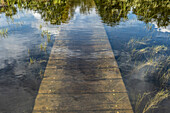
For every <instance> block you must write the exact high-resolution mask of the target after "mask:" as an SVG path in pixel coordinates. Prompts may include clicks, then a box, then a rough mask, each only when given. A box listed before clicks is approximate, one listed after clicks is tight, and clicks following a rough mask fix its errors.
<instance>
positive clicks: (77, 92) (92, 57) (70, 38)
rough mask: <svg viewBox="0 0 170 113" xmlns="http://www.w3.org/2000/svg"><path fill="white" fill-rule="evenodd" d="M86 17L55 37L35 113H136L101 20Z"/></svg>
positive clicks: (71, 24) (90, 16) (66, 27)
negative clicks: (86, 20)
mask: <svg viewBox="0 0 170 113" xmlns="http://www.w3.org/2000/svg"><path fill="white" fill-rule="evenodd" d="M92 2H93V0H92ZM84 16H85V17H86V19H88V22H86V23H84V22H83V21H85V20H84V18H78V19H75V20H74V21H72V22H71V23H70V24H67V25H65V26H64V27H62V28H61V29H62V30H61V32H60V35H59V36H58V37H56V39H55V43H54V45H53V48H52V51H51V54H50V57H49V61H48V64H47V67H46V70H45V73H44V78H43V80H42V82H41V85H40V88H39V92H38V95H37V97H36V100H35V105H34V109H33V112H34V113H48V112H49V113H67V112H69V113H133V110H132V107H131V104H130V101H129V97H128V94H127V90H126V88H125V85H124V82H123V80H122V77H121V73H120V71H119V68H118V65H117V62H116V60H115V57H114V54H113V52H112V48H111V46H110V43H109V40H108V37H107V35H106V32H105V29H104V26H103V24H102V23H101V22H100V18H99V17H98V15H97V14H93V15H84Z"/></svg>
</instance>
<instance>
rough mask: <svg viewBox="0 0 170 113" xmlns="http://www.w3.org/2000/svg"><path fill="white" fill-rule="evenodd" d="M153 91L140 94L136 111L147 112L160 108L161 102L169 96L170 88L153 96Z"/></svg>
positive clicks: (138, 112)
mask: <svg viewBox="0 0 170 113" xmlns="http://www.w3.org/2000/svg"><path fill="white" fill-rule="evenodd" d="M151 94H152V93H150V92H149V93H144V94H143V95H141V94H139V96H138V98H137V101H136V105H135V113H147V112H149V111H151V110H154V109H156V108H158V106H159V104H160V103H161V102H162V101H163V100H165V99H167V98H168V97H169V91H168V90H163V89H162V90H161V91H158V92H157V93H156V94H155V95H154V96H153V97H152V98H151Z"/></svg>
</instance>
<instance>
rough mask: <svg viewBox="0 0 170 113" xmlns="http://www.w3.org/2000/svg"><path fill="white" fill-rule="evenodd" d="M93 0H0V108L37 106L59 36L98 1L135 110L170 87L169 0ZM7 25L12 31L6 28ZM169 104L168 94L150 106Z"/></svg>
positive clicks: (5, 112)
mask: <svg viewBox="0 0 170 113" xmlns="http://www.w3.org/2000/svg"><path fill="white" fill-rule="evenodd" d="M92 1H93V0H59V1H56V0H50V1H48V2H46V0H39V1H37V0H30V1H28V2H26V1H22V0H19V1H15V0H9V3H4V7H2V5H0V30H1V35H0V113H22V112H24V113H30V112H32V109H33V106H34V100H35V98H36V94H37V91H38V88H39V85H40V82H41V80H42V78H43V73H44V70H45V67H46V64H47V62H48V58H49V54H50V51H51V47H52V45H53V42H54V38H55V37H56V36H57V35H59V32H60V28H62V26H64V25H66V24H67V23H69V22H71V21H70V20H73V19H75V16H76V17H79V18H85V15H93V13H94V11H93V10H94V7H95V10H97V13H98V15H99V16H100V17H101V20H102V22H103V24H104V27H105V30H106V33H107V35H108V38H109V41H110V44H111V46H112V49H113V52H114V54H115V57H116V60H117V62H118V65H119V68H120V70H121V73H122V76H123V80H124V82H125V84H126V88H127V90H128V93H129V98H130V100H131V104H132V106H133V109H134V111H135V112H136V113H142V112H143V109H144V107H146V105H150V101H149V99H150V100H152V99H154V97H155V95H156V94H157V93H159V92H160V91H164V93H165V94H167V92H168V93H169V90H170V81H169V76H170V75H169V72H170V70H169V66H170V63H169V61H170V57H169V55H170V49H169V48H170V26H169V18H170V14H169V12H170V11H169V10H170V3H169V1H168V0H165V1H162V0H151V1H148V2H147V1H144V0H141V1H134V0H130V1H128V0H127V1H124V0H112V1H108V0H94V2H95V3H94V2H92ZM1 4H2V2H1ZM7 4H8V5H9V6H8V5H7ZM78 10H79V11H80V14H79V13H77V12H78ZM82 15H83V16H82ZM84 20H85V19H84ZM86 22H88V19H86V20H85V21H84V23H86ZM6 29H7V33H6V34H5V33H2V32H5V31H6ZM99 32H100V31H99ZM82 35H83V34H82ZM146 92H149V94H148V95H147V96H145V97H144V99H143V100H142V102H141V103H140V104H139V106H140V107H137V106H136V105H137V100H139V95H143V94H144V93H146ZM165 94H164V95H165ZM169 104H170V100H169V98H165V99H163V100H162V101H160V102H159V105H158V103H157V104H156V105H157V106H158V108H157V109H149V110H148V111H147V112H154V113H168V112H169V111H170V109H169V108H168V105H169ZM137 108H138V109H137Z"/></svg>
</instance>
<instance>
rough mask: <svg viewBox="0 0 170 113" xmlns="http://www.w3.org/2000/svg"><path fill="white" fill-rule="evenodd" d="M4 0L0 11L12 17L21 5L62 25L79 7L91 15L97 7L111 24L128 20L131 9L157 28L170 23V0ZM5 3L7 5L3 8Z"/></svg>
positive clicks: (47, 19) (106, 21)
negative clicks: (169, 14)
mask: <svg viewBox="0 0 170 113" xmlns="http://www.w3.org/2000/svg"><path fill="white" fill-rule="evenodd" d="M94 1H95V4H94V2H92V0H1V3H0V4H1V8H0V13H5V14H6V16H9V17H12V16H13V15H15V14H16V13H17V7H18V8H24V9H29V10H33V11H36V12H38V13H39V14H41V17H42V19H43V20H45V21H49V22H50V23H51V24H57V25H60V24H61V23H67V22H68V21H69V20H70V19H71V18H72V17H73V16H74V12H75V9H76V7H79V8H80V13H81V14H88V13H89V11H90V10H91V9H92V8H94V6H95V5H96V6H97V9H98V13H99V15H100V16H101V18H102V20H103V22H104V23H106V24H107V25H110V26H114V25H118V24H119V23H120V22H121V21H126V20H128V13H129V11H131V10H132V12H133V13H134V14H136V15H137V18H138V20H141V21H144V22H145V23H149V22H156V24H157V26H158V27H162V26H164V27H166V26H168V23H169V16H168V13H169V12H170V3H169V0H163V1H162V0H94ZM3 6H4V7H3Z"/></svg>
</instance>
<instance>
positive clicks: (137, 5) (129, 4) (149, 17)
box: [95, 0, 170, 27]
mask: <svg viewBox="0 0 170 113" xmlns="http://www.w3.org/2000/svg"><path fill="white" fill-rule="evenodd" d="M95 3H96V5H97V8H98V11H99V14H100V16H101V18H102V20H103V22H104V23H106V24H108V25H111V26H113V25H117V24H119V23H120V21H124V20H126V19H128V17H127V14H128V12H129V11H130V10H131V8H132V11H133V13H134V14H136V15H137V16H138V19H139V20H141V21H144V22H145V23H148V22H156V23H157V25H158V27H161V26H165V27H166V26H168V23H169V12H170V3H169V0H95Z"/></svg>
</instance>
